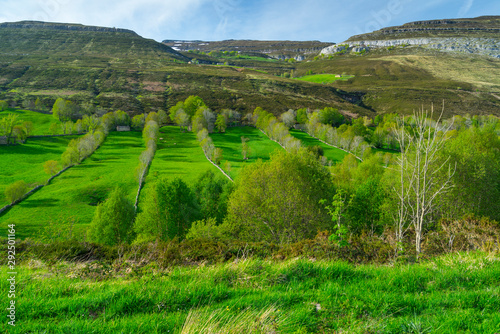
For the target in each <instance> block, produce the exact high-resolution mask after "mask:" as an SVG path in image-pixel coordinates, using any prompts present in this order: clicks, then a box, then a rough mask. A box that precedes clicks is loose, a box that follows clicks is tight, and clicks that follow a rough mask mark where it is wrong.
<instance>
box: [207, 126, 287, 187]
mask: <svg viewBox="0 0 500 334" xmlns="http://www.w3.org/2000/svg"><path fill="white" fill-rule="evenodd" d="M210 137H211V138H212V140H213V142H214V145H215V147H218V148H221V149H222V151H223V159H222V164H221V165H223V164H224V161H229V163H230V164H231V170H230V176H231V177H232V178H233V179H235V178H237V177H238V175H239V173H240V171H241V169H242V168H243V167H244V166H245V165H247V164H251V163H254V162H255V161H257V160H258V159H262V160H264V161H265V160H269V156H270V154H271V153H273V152H274V151H275V150H282V149H283V148H282V147H281V146H280V145H279V144H278V143H275V142H274V141H272V140H270V139H269V138H268V137H267V136H266V135H265V134H264V133H262V131H260V130H259V129H256V128H254V127H250V126H245V127H231V128H227V129H226V132H225V133H212V134H210ZM241 137H245V138H248V141H247V144H248V147H249V150H248V159H247V160H244V159H243V155H242V143H241Z"/></svg>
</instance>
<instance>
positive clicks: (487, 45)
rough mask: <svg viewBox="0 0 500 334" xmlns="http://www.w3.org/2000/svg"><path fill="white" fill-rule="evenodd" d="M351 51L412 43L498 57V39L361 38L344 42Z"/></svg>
mask: <svg viewBox="0 0 500 334" xmlns="http://www.w3.org/2000/svg"><path fill="white" fill-rule="evenodd" d="M345 43H346V44H348V45H349V48H352V51H353V52H361V51H360V50H362V49H363V48H366V47H367V46H368V47H370V48H387V47H391V46H402V45H412V46H420V47H424V48H429V49H436V50H440V51H445V52H460V53H470V54H480V55H486V56H490V57H494V58H500V39H495V38H467V37H463V38H461V37H450V38H403V39H388V40H361V41H349V42H345ZM338 48H339V47H338V46H336V45H332V46H329V47H327V48H324V49H323V50H321V54H325V55H329V54H334V53H336V52H338V51H335V50H337V49H338Z"/></svg>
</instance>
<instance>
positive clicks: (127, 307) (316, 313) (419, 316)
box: [0, 253, 500, 333]
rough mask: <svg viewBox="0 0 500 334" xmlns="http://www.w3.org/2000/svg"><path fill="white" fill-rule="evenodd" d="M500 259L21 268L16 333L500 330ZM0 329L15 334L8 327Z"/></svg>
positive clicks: (0, 282)
mask: <svg viewBox="0 0 500 334" xmlns="http://www.w3.org/2000/svg"><path fill="white" fill-rule="evenodd" d="M499 260H500V258H499V257H498V255H496V256H495V255H492V254H485V253H468V254H453V255H446V256H443V257H440V258H437V259H434V260H432V261H429V262H425V263H421V264H415V265H410V266H409V265H395V266H393V267H389V266H374V265H360V266H354V265H351V264H347V263H344V262H335V261H323V260H311V259H293V260H287V261H283V262H280V261H274V260H272V261H271V260H258V259H239V260H237V261H234V262H230V263H225V264H218V265H214V266H205V265H203V264H200V265H197V266H189V267H174V268H169V269H161V268H158V267H156V266H155V265H153V264H150V265H149V266H146V267H142V268H141V267H140V266H139V265H138V264H135V263H133V262H122V263H120V264H114V265H103V264H99V263H77V264H75V263H57V264H55V265H54V264H53V265H47V264H44V263H42V262H40V261H34V260H31V261H30V262H29V263H27V264H24V265H22V266H19V268H18V270H17V271H18V274H17V286H16V288H17V291H18V293H17V296H16V316H17V320H16V324H17V326H16V328H15V330H16V331H15V332H18V333H26V332H31V333H496V332H498V328H500V312H498V310H499V309H500V285H499V283H498V277H500V261H499ZM2 269H6V267H3V268H2ZM6 272H7V270H2V274H1V279H0V289H1V291H7V290H8V281H7V278H8V277H7V274H6ZM4 295H5V296H4V297H2V298H4V302H3V304H5V299H6V293H5V294H4ZM0 330H1V331H2V332H4V331H6V330H9V332H12V328H11V327H10V326H8V325H7V321H6V320H4V321H2V323H1V324H0Z"/></svg>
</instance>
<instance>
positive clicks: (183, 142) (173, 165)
mask: <svg viewBox="0 0 500 334" xmlns="http://www.w3.org/2000/svg"><path fill="white" fill-rule="evenodd" d="M207 170H211V171H213V172H214V173H215V174H216V175H222V173H221V172H220V171H219V170H218V169H217V168H215V166H214V165H212V164H211V163H210V162H209V161H208V160H207V158H206V157H205V155H204V154H203V150H202V149H201V147H200V145H199V144H198V141H197V139H196V135H195V134H193V133H192V132H181V131H180V129H179V127H177V126H164V127H162V128H161V129H160V139H159V140H158V146H157V150H156V153H155V157H154V159H153V161H152V163H151V167H150V168H149V173H148V176H147V177H146V183H145V185H144V188H143V190H142V191H141V197H140V201H143V200H144V199H145V194H146V193H147V190H148V189H149V188H150V187H151V185H152V184H154V182H155V181H156V180H158V179H159V178H163V177H166V178H169V179H173V178H176V177H179V178H181V179H182V180H183V181H184V182H186V183H187V184H188V185H189V186H193V185H194V183H195V182H196V180H197V179H198V177H199V176H200V175H201V174H203V173H204V172H206V171H207ZM139 207H140V202H139Z"/></svg>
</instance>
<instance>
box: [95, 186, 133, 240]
mask: <svg viewBox="0 0 500 334" xmlns="http://www.w3.org/2000/svg"><path fill="white" fill-rule="evenodd" d="M133 220H134V206H133V204H132V203H131V202H130V201H129V200H128V199H127V197H126V194H125V192H124V191H123V190H122V189H121V188H115V189H114V190H113V191H112V192H111V194H110V195H109V197H108V199H107V200H106V201H105V202H104V203H101V204H99V205H98V206H97V209H96V211H95V214H94V218H93V219H92V222H91V223H90V229H89V231H88V237H89V239H90V240H91V241H93V242H96V243H99V244H105V245H117V244H121V243H125V242H129V241H130V240H131V236H132V223H133Z"/></svg>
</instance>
